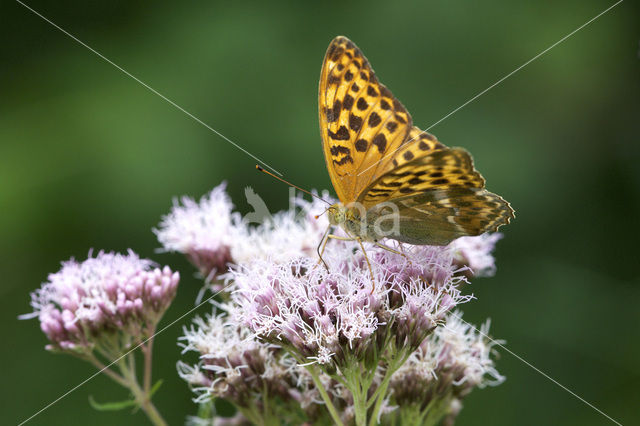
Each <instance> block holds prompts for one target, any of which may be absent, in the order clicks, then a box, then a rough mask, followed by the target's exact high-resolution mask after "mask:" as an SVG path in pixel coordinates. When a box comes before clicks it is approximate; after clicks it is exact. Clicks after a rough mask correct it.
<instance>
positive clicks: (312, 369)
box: [306, 364, 344, 426]
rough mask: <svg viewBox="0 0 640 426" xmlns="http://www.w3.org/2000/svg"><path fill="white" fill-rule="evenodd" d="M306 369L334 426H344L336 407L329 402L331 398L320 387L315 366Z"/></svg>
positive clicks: (308, 366) (321, 386) (322, 387)
mask: <svg viewBox="0 0 640 426" xmlns="http://www.w3.org/2000/svg"><path fill="white" fill-rule="evenodd" d="M306 368H307V371H309V374H311V378H312V379H313V383H314V384H315V385H316V389H318V392H320V396H321V397H322V400H323V401H324V404H325V405H326V406H327V410H329V414H331V418H332V419H333V421H334V422H335V423H336V425H338V426H344V423H342V419H340V416H339V415H338V411H337V410H336V407H335V406H334V405H333V403H332V402H331V398H329V394H327V391H326V390H325V388H324V386H323V385H322V381H320V376H319V375H318V372H317V371H316V366H315V364H311V365H307V367H306Z"/></svg>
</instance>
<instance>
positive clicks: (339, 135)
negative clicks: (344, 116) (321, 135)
mask: <svg viewBox="0 0 640 426" xmlns="http://www.w3.org/2000/svg"><path fill="white" fill-rule="evenodd" d="M327 134H328V135H329V137H330V138H331V139H333V140H335V141H347V140H349V129H347V128H346V127H345V126H340V128H339V129H338V131H337V132H335V133H333V132H332V131H331V130H329V129H327Z"/></svg>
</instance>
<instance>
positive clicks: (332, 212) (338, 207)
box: [327, 203, 347, 225]
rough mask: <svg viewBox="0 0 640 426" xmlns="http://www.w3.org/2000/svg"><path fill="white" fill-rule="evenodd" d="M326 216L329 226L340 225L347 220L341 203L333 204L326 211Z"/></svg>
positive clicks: (344, 208)
mask: <svg viewBox="0 0 640 426" xmlns="http://www.w3.org/2000/svg"><path fill="white" fill-rule="evenodd" d="M327 215H328V216H329V223H330V224H332V225H341V224H343V223H345V222H346V220H347V208H346V207H345V206H343V205H342V203H336V204H333V205H331V206H330V207H329V208H328V209H327Z"/></svg>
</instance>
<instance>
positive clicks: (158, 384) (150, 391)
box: [149, 379, 162, 399]
mask: <svg viewBox="0 0 640 426" xmlns="http://www.w3.org/2000/svg"><path fill="white" fill-rule="evenodd" d="M160 386H162V379H160V380H158V381H157V382H156V383H155V384H154V385H153V386H151V389H150V390H149V399H151V397H152V396H153V394H154V393H156V391H157V390H158V389H160Z"/></svg>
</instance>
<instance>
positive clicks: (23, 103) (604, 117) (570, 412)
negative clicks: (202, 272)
mask: <svg viewBox="0 0 640 426" xmlns="http://www.w3.org/2000/svg"><path fill="white" fill-rule="evenodd" d="M28 4H29V5H31V6H32V7H33V8H35V9H36V10H37V11H39V12H40V13H42V14H43V15H44V16H46V17H47V18H49V19H51V20H52V21H53V22H55V23H56V24H58V25H60V26H61V27H62V28H64V29H66V30H67V31H69V32H71V33H72V34H74V35H75V36H77V37H78V38H79V39H80V40H82V41H84V42H86V43H87V44H89V45H90V46H92V47H93V48H95V49H96V50H97V51H99V52H100V53H102V54H103V55H105V56H106V57H108V58H109V59H111V60H112V61H114V62H115V63H116V64H118V65H120V66H121V67H123V68H125V69H126V70H128V71H129V72H131V73H132V74H134V75H135V76H137V77H138V78H140V79H141V80H142V81H144V82H146V83H147V84H149V85H150V86H152V87H153V88H155V89H156V90H158V91H159V92H160V93H162V94H164V95H165V96H167V97H168V98H170V99H172V100H173V101H175V102H176V103H177V104H179V105H180V106H182V107H184V108H185V109H186V110H188V111H189V112H191V113H193V114H194V115H195V116H197V117H198V118H200V119H201V120H203V121H204V122H206V123H208V124H209V125H211V126H212V127H213V128H215V129H216V130H218V131H220V132H221V133H222V134H224V135H226V136H227V137H229V138H231V139H232V140H234V141H235V142H237V143H238V144H240V145H241V146H243V147H244V148H246V149H247V150H248V151H250V152H252V153H254V154H255V155H256V156H258V157H260V158H261V159H263V160H264V161H265V162H266V163H268V164H269V165H271V166H273V167H275V168H276V169H277V170H280V171H281V172H282V173H283V174H284V177H285V178H287V179H289V180H291V181H292V182H295V183H296V184H298V185H301V186H303V187H306V188H330V185H331V184H330V181H329V178H328V174H327V172H326V169H325V164H324V159H323V157H322V151H321V147H320V136H319V131H318V122H317V109H316V108H317V106H316V105H317V84H318V76H319V73H320V65H321V61H322V58H323V55H324V52H325V49H326V47H327V45H328V43H329V42H330V40H331V39H332V38H333V37H334V36H336V35H339V34H343V35H346V36H348V37H350V38H351V39H352V40H353V41H355V42H356V43H357V44H358V45H359V46H360V48H361V49H362V50H363V51H364V53H365V54H366V55H367V56H368V58H369V60H370V61H371V62H372V64H373V65H374V67H375V70H376V72H377V74H378V76H379V78H380V79H381V80H382V81H383V82H384V83H386V84H387V85H388V86H389V87H390V88H391V90H392V91H393V92H394V94H395V95H396V96H397V97H398V98H399V99H401V100H402V102H403V103H404V104H405V106H406V107H407V108H408V109H409V111H411V113H412V115H413V118H414V123H415V124H416V125H418V126H420V127H423V128H425V127H428V126H430V125H431V124H432V123H434V122H436V121H437V120H439V119H440V118H442V117H443V116H444V115H446V114H447V113H449V112H450V111H452V110H453V109H455V108H456V107H458V106H459V105H461V104H463V103H464V102H465V101H467V100H468V99H470V98H471V97H473V96H474V95H476V94H477V93H478V92H480V91H481V90H483V89H485V88H487V87H488V86H490V85H491V84H493V83H494V82H496V81H497V80H498V79H500V78H501V77H502V76H504V75H505V74H507V73H509V72H511V71H512V70H514V69H515V68H516V67H518V66H519V65H521V64H522V63H524V62H525V61H527V60H529V59H530V58H532V57H533V56H534V55H536V54H537V53H539V52H540V51H542V50H543V49H545V48H546V47H548V46H550V45H551V44H553V43H554V42H556V41H558V40H559V39H560V38H562V37H563V36H565V35H566V34H568V33H569V32H571V31H572V30H574V29H575V28H577V27H578V26H580V25H582V24H583V23H585V22H586V21H587V20H589V19H591V18H592V17H593V16H595V15H596V14H598V13H599V12H601V11H602V10H604V9H605V8H606V7H608V6H609V5H611V4H613V1H612V2H607V1H595V0H588V1H585V0H571V1H563V2H551V1H547V2H511V1H504V0H501V1H498V0H489V1H484V2H472V1H447V2H444V1H429V2H390V1H377V2H366V3H365V2H357V1H353V2H344V1H343V2H329V1H324V2H313V3H312V2H308V3H306V2H294V1H291V2H279V3H275V2H268V3H267V2H264V3H263V2H251V3H243V2H214V1H206V2H205V1H197V2H185V3H182V4H181V3H179V2H163V3H158V2H154V3H152V4H151V3H145V2H139V1H138V2H136V1H133V2H131V1H128V2H124V1H114V2H100V3H93V2H81V1H73V2H45V1H43V0H37V1H35V0H33V1H30V2H29V3H28ZM639 12H640V9H639V8H638V5H637V4H634V3H632V2H631V1H626V2H623V3H622V4H620V5H619V6H617V7H616V8H614V9H613V10H612V11H610V12H609V13H607V14H606V15H604V16H602V17H601V18H600V19H598V20H597V21H595V22H594V23H592V24H591V25H589V26H587V27H586V28H584V29H583V30H582V31H580V32H578V33H577V34H575V35H574V36H573V37H571V38H569V39H568V40H567V41H565V42H564V43H562V44H560V45H559V46H557V47H555V48H554V49H553V50H551V51H550V52H548V53H547V54H545V55H544V56H542V57H541V58H539V59H538V60H536V61H535V62H533V63H531V64H530V65H528V66H527V67H525V68H524V69H522V70H521V71H519V72H518V73H516V74H515V75H513V76H512V77H511V78H509V79H507V80H506V81H504V82H503V83H502V84H500V85H498V86H497V87H495V88H494V89H492V90H491V91H489V92H488V93H486V94H485V95H484V96H482V97H480V98H479V99H477V100H476V101H475V102H473V103H471V104H469V105H468V106H466V107H465V108H463V109H462V110H460V111H459V112H457V113H456V114H454V115H452V116H451V117H449V118H448V119H446V120H445V121H443V122H442V123H440V124H438V125H437V126H436V127H435V128H433V129H432V133H434V134H436V135H437V136H438V137H439V139H440V140H442V141H443V142H444V143H446V144H448V145H453V146H464V147H466V148H467V149H468V150H469V151H471V152H472V153H473V154H474V157H475V160H476V166H477V167H478V169H479V170H480V171H481V172H482V173H483V174H484V176H485V177H486V178H487V181H488V188H489V189H490V190H492V191H495V192H497V193H498V194H501V195H503V196H504V197H505V198H506V199H507V200H509V201H510V202H511V203H512V205H513V206H514V208H515V209H516V214H517V218H516V220H515V221H514V222H513V223H512V224H511V225H509V226H507V227H505V228H503V231H504V234H505V238H504V239H503V240H502V241H501V242H500V243H499V245H498V248H497V252H496V256H497V260H498V273H497V276H496V277H495V278H492V279H482V280H477V281H475V282H474V283H473V286H472V287H471V290H472V291H473V292H474V293H475V295H476V296H477V297H478V300H476V301H473V302H472V303H469V304H468V305H466V306H465V307H464V311H465V317H466V319H467V320H470V321H472V322H475V323H476V324H478V323H480V322H482V321H483V320H484V319H485V318H487V317H491V318H492V321H493V322H492V334H493V335H494V336H496V337H499V338H503V339H505V340H507V342H508V348H509V349H510V350H512V351H514V352H515V353H517V354H518V355H520V356H521V357H522V358H524V359H525V360H526V361H528V362H530V363H531V364H533V365H534V366H536V367H537V368H539V369H541V370H543V371H544V372H546V373H548V374H549V375H550V376H551V377H553V378H554V379H556V380H557V381H559V382H560V383H562V384H563V385H565V386H567V387H568V388H570V389H571V390H573V391H574V392H575V393H577V394H578V395H580V396H581V397H583V398H584V399H586V400H587V401H590V402H591V403H593V404H594V405H595V406H596V407H598V408H599V409H601V410H603V411H604V412H606V413H607V414H609V415H610V416H612V417H613V418H614V419H616V420H618V421H619V422H621V423H622V424H633V423H636V424H637V422H638V421H640V413H639V409H638V401H639V400H640V390H639V386H638V385H639V379H640V367H639V364H638V359H639V358H640V328H639V327H640V309H639V304H638V300H640V287H639V285H640V282H639V275H640V273H639V272H638V261H639V260H640V256H639V249H638V245H639V240H638V237H639V236H640V235H639V231H638V225H640V221H639V219H638V217H639V216H640V172H639V170H638V164H639V163H638V161H639V160H640V158H639V154H640V148H639V144H638V142H639V141H638V135H639V134H640V132H639V131H640V124H639V122H640V59H639V57H638V47H639V45H638V40H639V39H640V26H639V23H640V20H639V19H638V16H639V15H640V14H639ZM0 16H1V18H0V19H1V22H2V25H1V26H0V32H1V33H2V41H3V42H2V44H1V45H0V52H2V55H1V63H0V75H1V77H2V78H1V79H0V141H1V144H0V208H1V210H0V215H1V216H0V262H1V268H2V269H1V271H2V286H0V295H1V296H2V297H0V316H1V317H0V318H1V321H0V324H1V326H0V327H1V329H0V335H2V337H3V338H4V339H5V340H4V344H3V349H2V351H0V357H1V359H0V366H1V368H2V379H3V385H2V390H1V392H2V395H1V396H0V400H1V401H2V403H3V406H4V409H2V410H0V423H2V424H16V423H18V422H20V421H22V420H24V419H26V418H27V417H29V416H30V415H32V414H34V413H35V412H36V411H38V410H40V409H41V408H43V407H44V406H45V405H47V404H49V403H50V402H52V401H53V400H54V399H56V398H58V397H59V396H61V395H62V394H63V393H64V392H66V391H67V390H69V389H71V388H72V387H74V386H75V385H77V384H78V383H80V382H81V381H82V380H84V379H85V378H87V377H88V376H89V375H91V374H93V369H92V367H90V366H89V365H85V364H83V363H82V362H80V361H78V360H76V359H72V358H71V357H68V356H57V355H52V354H49V353H47V352H45V351H44V349H43V347H44V345H45V343H46V341H45V338H44V336H43V335H42V333H41V332H40V330H39V327H38V324H37V322H36V321H35V320H31V321H18V320H17V319H16V317H17V316H18V315H19V314H23V313H26V312H29V311H30V307H29V304H28V302H29V292H30V291H32V290H34V289H35V288H37V287H38V286H39V284H40V283H41V282H42V281H44V280H45V279H46V277H47V274H48V273H50V272H54V271H56V270H58V268H59V262H60V261H62V260H66V259H68V258H70V257H72V256H75V257H76V258H79V259H84V258H86V254H87V252H88V250H89V249H90V248H91V247H95V248H98V249H107V250H118V251H124V250H126V249H127V248H129V247H131V248H133V249H134V250H136V251H137V252H138V253H140V254H141V255H143V256H146V257H151V258H153V259H154V260H156V261H158V262H160V263H163V264H169V265H171V266H172V267H174V268H176V269H178V270H179V271H180V272H181V273H182V276H183V280H182V282H181V288H180V291H179V293H178V296H177V299H176V301H175V303H174V305H173V306H172V307H171V309H170V310H169V311H168V312H167V314H166V316H165V319H164V321H163V324H167V323H168V322H170V321H171V320H173V319H175V318H178V317H179V316H180V315H182V314H183V313H184V312H186V311H187V310H188V309H190V308H191V307H193V303H194V299H195V297H196V294H197V292H198V290H199V285H200V282H199V281H198V280H196V279H195V278H194V277H193V269H192V268H191V267H190V265H188V264H187V263H186V261H184V260H183V259H182V257H181V256H179V255H170V254H158V253H156V251H155V250H156V249H157V248H158V246H159V244H158V242H157V241H156V239H155V237H154V235H153V233H152V232H151V229H152V228H153V227H154V226H155V225H156V224H157V223H158V222H159V220H160V217H161V215H163V214H165V213H167V212H168V211H169V208H170V205H171V200H172V198H173V197H175V196H178V195H182V194H188V195H191V196H195V197H199V196H200V195H202V194H203V193H205V192H206V191H207V190H209V189H210V188H212V187H213V186H214V185H217V184H218V183H220V182H221V181H222V180H227V181H228V182H229V191H230V193H231V195H232V197H233V198H234V201H235V202H236V205H237V206H238V209H239V210H241V211H247V210H248V209H249V206H248V205H247V204H246V202H245V200H244V197H243V190H244V187H245V186H251V187H253V188H254V189H255V190H256V192H257V193H258V194H260V195H261V196H262V197H263V198H264V199H265V201H267V203H268V205H269V206H270V207H271V209H272V211H276V210H279V209H282V208H285V207H286V206H287V204H288V203H287V194H288V189H287V188H286V187H285V186H284V185H282V184H279V183H276V182H275V181H273V180H272V179H270V178H268V177H265V176H263V175H260V174H258V173H256V172H255V171H254V169H253V166H254V164H255V160H253V159H251V158H249V157H248V156H246V155H245V154H243V153H242V152H240V151H238V150H237V149H235V148H234V147H232V146H231V145H230V144H228V143H227V142H225V141H224V140H223V139H221V138H220V137H219V136H217V135H215V134H214V133H212V132H210V131H209V130H207V129H206V128H205V127H203V126H201V125H200V124H198V123H197V122H195V121H194V120H192V119H191V118H189V117H188V116H187V115H185V114H184V113H182V112H180V111H178V110H177V109H176V108H174V107H173V106H171V105H169V104H168V103H167V102H165V101H164V100H162V99H161V98H160V97H158V96H157V95H155V94H153V93H151V92H149V91H148V90H147V89H145V88H144V87H142V86H141V85H140V84H138V83H136V82H135V81H133V80H132V79H131V78H129V77H127V76H126V75H125V74H123V73H122V72H121V71H119V70H117V69H116V68H114V67H113V66H111V65H109V64H107V63H106V62H105V61H103V60H102V59H100V58H99V57H97V56H96V55H95V54H93V53H91V52H90V51H89V50H87V49H86V48H84V47H82V46H80V45H79V44H78V43H76V42H75V41H73V40H71V39H70V38H69V37H67V36H65V35H64V34H62V33H61V32H60V31H58V30H57V29H55V28H54V27H52V26H51V25H50V24H48V23H47V22H45V21H44V20H42V19H41V18H39V17H38V16H36V15H34V14H33V13H31V12H29V11H28V10H27V9H25V8H24V7H22V6H21V5H20V4H18V3H15V2H4V3H2V6H0ZM208 310H209V308H208V307H203V308H201V309H200V311H199V313H201V314H204V313H206V312H207V311H208ZM188 323H189V318H185V319H183V320H181V321H179V323H178V324H176V325H175V326H173V327H172V328H170V329H169V330H167V331H166V332H165V333H163V334H162V335H160V336H158V338H157V343H156V362H155V365H154V368H155V377H156V378H164V380H165V383H164V385H163V387H162V388H161V389H160V391H159V393H158V394H157V397H156V401H157V406H158V407H159V409H160V411H161V412H162V413H163V414H164V415H165V417H166V418H167V420H168V421H169V422H170V424H182V423H183V420H184V416H185V415H186V414H191V413H195V406H194V405H193V404H192V403H191V401H190V398H191V395H190V394H189V392H188V390H187V387H186V385H185V384H184V383H183V382H182V381H181V380H180V379H178V378H177V375H176V372H175V363H176V361H177V360H178V359H179V358H180V353H179V352H180V351H179V348H178V347H177V345H176V339H177V337H178V336H179V335H180V334H181V328H182V326H183V325H186V324H188ZM498 369H499V371H500V372H502V373H503V374H505V375H506V376H507V381H506V382H505V383H504V384H503V385H502V386H499V387H497V388H489V389H485V390H480V391H476V392H475V393H473V394H471V396H470V397H469V398H468V399H467V400H466V402H465V409H464V410H463V411H462V414H461V416H460V418H459V424H460V425H483V424H492V425H513V424H552V425H559V424H562V425H572V424H575V425H600V424H608V421H607V419H606V418H605V417H603V416H602V415H600V414H598V413H597V412H596V411H594V410H593V409H592V408H589V407H588V406H587V405H585V404H584V403H582V402H580V401H579V400H578V399H576V398H575V397H574V396H572V395H570V394H569V393H567V392H566V391H564V390H563V389H561V388H560V387H558V386H557V385H555V384H553V383H552V382H550V381H549V380H547V379H546V378H544V377H543V376H542V375H540V374H538V373H537V372H535V371H534V370H532V369H531V368H530V367H528V366H527V365H525V364H524V363H523V362H521V361H520V360H518V359H516V358H514V357H513V356H511V355H510V354H508V353H506V352H504V351H502V354H501V358H500V359H499V361H498ZM89 395H93V396H94V397H95V398H96V399H97V400H98V401H113V400H121V399H124V397H125V396H126V393H125V391H123V390H122V389H120V388H118V387H117V385H115V384H113V383H112V382H111V381H110V380H108V379H107V378H106V377H102V376H101V377H97V378H95V379H93V380H91V381H90V382H89V383H87V384H86V385H84V386H82V387H81V388H79V389H78V390H76V391H75V392H73V393H71V394H70V395H69V396H67V397H65V398H64V399H62V400H61V401H59V402H58V403H56V404H55V405H53V406H52V407H50V408H49V409H48V410H46V411H44V412H43V413H41V414H40V415H39V416H37V417H36V418H35V419H33V421H31V422H30V424H34V425H36V424H37V425H50V424H71V423H80V424H93V425H109V424H145V422H146V419H145V418H144V416H143V415H142V414H139V413H137V414H134V415H131V414H130V413H128V412H119V413H99V412H96V411H94V410H93V409H92V408H90V406H89V404H88V396H89Z"/></svg>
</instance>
